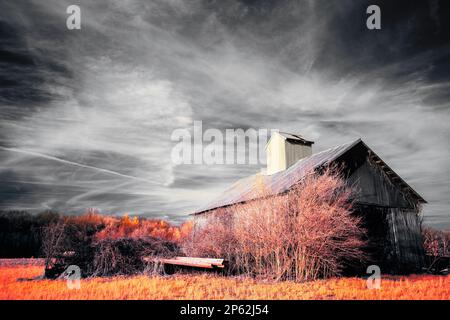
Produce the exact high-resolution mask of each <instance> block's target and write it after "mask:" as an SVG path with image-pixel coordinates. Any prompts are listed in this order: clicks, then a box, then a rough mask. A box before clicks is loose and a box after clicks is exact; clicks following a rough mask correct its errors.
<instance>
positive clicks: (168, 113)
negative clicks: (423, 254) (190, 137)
mask: <svg viewBox="0 0 450 320" xmlns="http://www.w3.org/2000/svg"><path fill="white" fill-rule="evenodd" d="M71 4H75V3H73V2H72V1H71V0H70V1H65V0H46V1H37V0H36V1H33V0H30V1H24V0H17V1H2V2H1V3H0V181H1V183H0V209H2V210H9V209H15V210H27V211H30V212H39V211H43V210H55V211H59V212H64V213H66V214H76V213H81V212H83V211H85V210H86V209H87V208H97V209H98V210H100V211H101V212H103V213H107V214H124V213H129V214H139V215H146V216H150V217H155V218H163V219H168V220H170V221H173V222H181V221H183V220H184V219H186V218H187V214H188V213H190V212H192V211H193V210H194V209H196V208H198V207H201V206H203V205H204V204H205V203H206V202H208V201H210V200H212V199H213V198H214V197H216V196H218V195H219V194H220V192H222V191H223V190H224V189H226V188H227V187H228V186H229V185H230V184H232V183H233V182H234V181H236V180H237V179H239V178H242V177H245V176H248V175H250V174H253V173H255V172H258V171H259V170H260V169H261V168H262V167H263V166H264V165H263V164H259V165H245V164H243V165H206V164H198V165H189V164H181V165H179V164H175V163H173V161H172V160H171V150H172V148H173V146H174V141H172V140H171V134H172V133H173V132H174V130H176V129H179V128H186V129H188V130H190V129H191V128H192V126H193V122H194V121H202V123H203V127H204V128H217V129H219V130H225V129H228V128H229V129H237V128H242V129H244V130H245V129H248V128H255V129H260V128H265V129H279V130H281V131H287V132H293V133H298V134H302V135H303V136H305V137H307V138H308V139H311V140H314V141H315V144H314V149H313V150H314V152H317V151H321V150H324V149H327V148H330V147H333V146H335V145H339V144H342V143H346V142H349V141H352V140H354V139H356V138H362V139H363V141H364V142H366V143H367V144H368V145H369V146H370V147H371V148H372V149H373V150H374V151H375V152H376V153H377V154H378V155H379V156H380V157H381V158H382V159H383V160H385V161H386V162H387V163H388V164H389V165H390V166H391V167H392V168H393V169H394V170H395V171H396V172H397V173H398V174H399V175H400V176H401V177H402V178H404V180H406V181H407V182H408V183H409V184H410V185H411V186H412V187H413V188H414V189H415V190H416V191H417V192H419V193H420V194H421V195H422V196H423V197H424V198H425V199H426V200H427V201H428V202H429V203H428V204H427V205H426V206H425V207H424V221H425V223H426V224H428V225H430V226H433V227H436V228H441V229H450V211H449V210H448V208H449V207H450V197H449V196H448V195H449V194H450V188H449V177H450V151H449V140H450V130H449V123H450V15H449V7H450V3H449V2H448V1H442V0H441V1H438V0H434V1H431V0H430V1H414V2H411V1H403V0H402V1H352V0H339V1H337V0H334V1H330V0H319V1H312V0H311V1H301V0H300V1H264V0H262V1H197V0H193V1H181V0H155V1H143V0H142V1H138V0H111V1H85V0H79V1H77V3H76V4H77V5H79V7H80V9H81V30H68V29H67V27H66V19H67V17H68V14H67V13H66V9H67V7H68V6H69V5H71ZM371 4H377V5H378V6H379V7H380V8H381V30H369V29H367V27H366V19H367V17H368V14H366V9H367V7H368V6H369V5H371Z"/></svg>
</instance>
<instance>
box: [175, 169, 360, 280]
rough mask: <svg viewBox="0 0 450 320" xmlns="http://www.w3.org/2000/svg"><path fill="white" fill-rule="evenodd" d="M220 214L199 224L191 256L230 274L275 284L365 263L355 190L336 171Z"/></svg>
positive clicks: (261, 190)
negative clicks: (216, 261)
mask: <svg viewBox="0 0 450 320" xmlns="http://www.w3.org/2000/svg"><path fill="white" fill-rule="evenodd" d="M270 191H271V190H267V188H266V187H265V186H264V184H263V183H259V185H258V187H257V188H256V191H255V192H257V193H258V194H256V195H255V196H257V197H258V198H259V199H258V200H255V201H249V202H247V203H243V204H238V205H234V206H232V207H229V208H222V209H219V210H217V211H215V212H214V213H212V214H207V215H206V217H204V218H203V219H204V221H203V222H201V223H200V222H197V225H196V226H195V227H194V231H193V235H192V238H190V239H189V240H190V241H187V242H186V243H185V245H184V249H185V250H186V253H187V254H188V255H195V256H207V257H221V258H226V259H227V260H229V261H230V265H231V271H234V272H239V273H244V274H248V275H251V276H257V277H264V278H270V279H274V280H282V279H291V280H296V281H304V280H312V279H317V278H321V277H323V278H326V277H331V276H336V275H339V274H340V273H341V272H342V270H343V267H344V266H345V265H346V263H349V262H350V261H353V262H354V261H356V260H362V259H363V258H364V254H363V250H362V247H363V246H364V245H365V242H364V241H363V240H362V236H363V235H364V230H363V229H362V228H361V221H360V218H358V217H356V216H354V215H352V202H351V200H350V199H351V196H352V189H351V188H350V187H348V186H347V185H346V183H345V180H344V179H343V178H342V177H341V176H340V174H339V171H338V170H337V169H336V168H326V169H324V171H323V172H322V173H320V174H319V173H315V172H314V173H311V174H308V175H306V177H305V178H303V179H302V180H301V182H300V183H298V184H297V185H296V186H294V188H292V189H291V190H290V191H289V192H288V193H286V194H283V195H278V196H269V195H270V194H271V192H270Z"/></svg>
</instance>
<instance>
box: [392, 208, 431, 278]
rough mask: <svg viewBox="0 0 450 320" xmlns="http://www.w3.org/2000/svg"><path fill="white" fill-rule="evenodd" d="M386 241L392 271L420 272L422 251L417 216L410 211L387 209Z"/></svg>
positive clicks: (422, 262) (422, 257)
mask: <svg viewBox="0 0 450 320" xmlns="http://www.w3.org/2000/svg"><path fill="white" fill-rule="evenodd" d="M387 210H388V212H387V215H386V218H387V222H388V226H389V233H388V239H389V240H390V244H391V247H390V249H391V254H392V258H393V259H392V262H395V263H396V268H395V267H394V268H393V269H394V270H393V271H397V272H414V271H420V270H421V268H422V266H423V265H424V257H425V256H424V249H423V242H422V234H421V228H420V218H419V216H418V214H417V213H416V212H414V211H411V210H405V209H399V208H389V209H387Z"/></svg>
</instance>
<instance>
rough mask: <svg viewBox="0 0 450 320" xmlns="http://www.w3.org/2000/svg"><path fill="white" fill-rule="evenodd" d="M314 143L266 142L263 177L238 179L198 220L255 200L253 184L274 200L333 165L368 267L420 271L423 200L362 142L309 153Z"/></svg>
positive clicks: (280, 137)
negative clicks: (363, 239) (359, 224)
mask: <svg viewBox="0 0 450 320" xmlns="http://www.w3.org/2000/svg"><path fill="white" fill-rule="evenodd" d="M313 143H314V142H312V141H308V140H306V139H304V138H303V137H302V136H300V135H295V134H288V133H283V132H279V133H275V134H273V135H272V137H271V139H270V140H269V142H268V143H267V146H266V153H267V174H265V175H261V174H257V175H254V176H250V177H246V178H243V179H241V180H239V181H237V182H236V183H235V184H233V185H232V186H231V187H230V188H229V189H227V190H226V191H225V192H224V193H223V194H221V195H220V196H219V197H218V198H217V199H215V200H214V201H212V202H211V203H209V204H207V205H206V206H205V207H203V208H201V209H199V210H197V211H196V212H195V213H194V217H195V218H196V219H202V217H205V216H206V215H208V214H211V213H214V212H216V211H217V210H218V209H220V208H223V207H227V206H231V205H235V204H239V203H245V202H247V201H257V199H255V198H254V197H255V194H256V193H255V192H253V191H254V188H255V181H256V177H258V179H261V178H262V179H264V183H265V184H267V185H268V187H269V188H268V189H269V190H271V192H272V193H273V195H277V194H282V193H284V192H287V191H289V190H290V188H292V186H293V185H295V184H296V183H297V182H298V181H299V179H301V178H302V177H303V176H304V175H305V174H307V173H308V172H310V170H320V168H323V167H324V166H327V165H331V164H337V165H339V166H341V167H342V168H343V171H344V175H345V177H346V179H347V181H348V183H349V184H350V185H352V186H356V189H357V190H358V192H357V194H356V195H355V199H354V202H355V207H354V214H356V215H360V216H362V217H363V222H364V226H365V228H366V230H367V236H368V242H369V245H368V247H367V248H366V250H367V252H368V254H369V256H370V259H371V261H370V263H369V264H377V265H379V266H380V267H381V270H382V272H383V273H408V272H415V271H419V270H420V269H421V268H422V266H423V263H424V249H423V244H422V236H421V225H420V219H421V218H420V209H421V205H422V204H423V203H426V201H425V200H424V199H423V198H422V197H421V196H420V195H419V194H418V193H417V192H416V191H414V189H413V188H411V186H409V185H408V184H407V183H406V182H405V181H404V180H403V179H402V178H401V177H400V176H399V175H398V174H396V173H395V172H394V171H393V170H392V169H391V168H390V167H389V166H388V165H387V164H386V163H385V162H384V161H383V160H382V159H381V158H380V157H379V156H377V154H376V153H375V152H373V150H371V149H370V148H369V147H368V146H367V145H366V144H365V143H364V142H363V141H362V140H361V139H358V140H355V141H353V142H350V143H346V144H342V145H339V146H336V147H334V148H331V149H328V150H325V151H322V152H318V153H315V154H313V153H312V144H313Z"/></svg>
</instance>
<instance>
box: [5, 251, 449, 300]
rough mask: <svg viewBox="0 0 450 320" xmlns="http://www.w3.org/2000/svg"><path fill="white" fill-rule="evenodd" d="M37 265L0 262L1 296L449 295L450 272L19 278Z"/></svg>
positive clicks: (39, 270) (29, 275)
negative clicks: (274, 278)
mask: <svg viewBox="0 0 450 320" xmlns="http://www.w3.org/2000/svg"><path fill="white" fill-rule="evenodd" d="M42 271H43V267H42V265H40V264H38V263H36V262H34V263H30V262H26V261H25V260H23V259H19V260H17V261H16V262H15V261H14V260H8V261H7V262H6V263H5V261H3V262H2V263H0V299H1V300H4V299H82V300H85V299H441V300H449V298H450V276H431V275H413V276H408V277H397V276H395V277H393V276H389V277H384V278H383V279H382V281H381V288H380V289H367V285H366V281H365V280H364V279H360V278H336V279H329V280H320V281H313V282H308V283H294V282H281V283H266V282H262V281H256V280H252V279H245V278H235V277H222V276H217V275H206V274H197V275H174V276H166V277H147V276H133V277H114V278H92V279H84V280H81V287H80V289H78V290H77V289H72V290H70V289H69V288H68V287H67V284H66V281H64V280H33V281H18V280H17V279H18V278H32V277H36V276H39V275H41V274H42Z"/></svg>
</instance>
